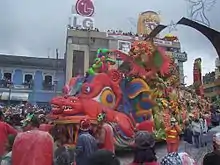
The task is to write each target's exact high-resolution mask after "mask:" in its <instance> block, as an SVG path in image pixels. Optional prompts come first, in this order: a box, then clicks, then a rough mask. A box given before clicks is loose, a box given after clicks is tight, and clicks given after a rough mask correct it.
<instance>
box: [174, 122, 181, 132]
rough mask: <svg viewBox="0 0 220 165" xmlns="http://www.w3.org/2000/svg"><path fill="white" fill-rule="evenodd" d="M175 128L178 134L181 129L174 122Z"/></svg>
mask: <svg viewBox="0 0 220 165" xmlns="http://www.w3.org/2000/svg"><path fill="white" fill-rule="evenodd" d="M175 128H176V131H177V132H178V134H180V133H181V131H182V129H181V128H180V126H179V125H178V124H175Z"/></svg>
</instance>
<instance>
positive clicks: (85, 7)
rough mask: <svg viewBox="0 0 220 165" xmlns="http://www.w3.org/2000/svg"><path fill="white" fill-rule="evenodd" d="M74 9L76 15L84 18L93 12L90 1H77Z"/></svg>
mask: <svg viewBox="0 0 220 165" xmlns="http://www.w3.org/2000/svg"><path fill="white" fill-rule="evenodd" d="M75 7H76V12H77V14H79V15H81V16H84V17H91V16H92V15H93V14H94V11H95V8H94V5H93V2H92V0H77V2H76V6H75Z"/></svg>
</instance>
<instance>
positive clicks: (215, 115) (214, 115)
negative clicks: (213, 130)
mask: <svg viewBox="0 0 220 165" xmlns="http://www.w3.org/2000/svg"><path fill="white" fill-rule="evenodd" d="M211 121H212V126H214V127H216V126H218V125H219V114H218V113H217V111H216V110H212V114H211Z"/></svg>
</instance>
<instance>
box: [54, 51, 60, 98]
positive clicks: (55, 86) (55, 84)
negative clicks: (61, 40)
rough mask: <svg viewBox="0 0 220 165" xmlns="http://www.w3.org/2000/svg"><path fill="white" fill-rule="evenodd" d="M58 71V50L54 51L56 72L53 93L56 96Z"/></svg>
mask: <svg viewBox="0 0 220 165" xmlns="http://www.w3.org/2000/svg"><path fill="white" fill-rule="evenodd" d="M58 69H59V50H58V49H56V70H55V80H54V93H55V96H56V95H57V87H58V76H57V75H58Z"/></svg>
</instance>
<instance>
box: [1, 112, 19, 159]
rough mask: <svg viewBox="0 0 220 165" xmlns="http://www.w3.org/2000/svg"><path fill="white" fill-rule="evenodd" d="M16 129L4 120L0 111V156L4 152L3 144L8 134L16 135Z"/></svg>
mask: <svg viewBox="0 0 220 165" xmlns="http://www.w3.org/2000/svg"><path fill="white" fill-rule="evenodd" d="M17 133H18V132H17V131H16V129H14V128H13V127H11V126H10V125H9V124H7V123H6V122H4V114H3V112H2V111H0V158H1V157H2V156H3V155H4V154H5V149H6V148H5V144H6V143H7V140H8V136H9V135H17Z"/></svg>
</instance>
